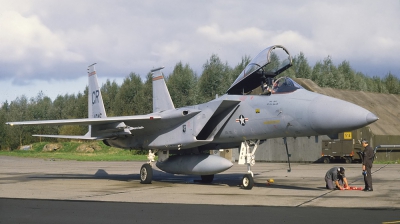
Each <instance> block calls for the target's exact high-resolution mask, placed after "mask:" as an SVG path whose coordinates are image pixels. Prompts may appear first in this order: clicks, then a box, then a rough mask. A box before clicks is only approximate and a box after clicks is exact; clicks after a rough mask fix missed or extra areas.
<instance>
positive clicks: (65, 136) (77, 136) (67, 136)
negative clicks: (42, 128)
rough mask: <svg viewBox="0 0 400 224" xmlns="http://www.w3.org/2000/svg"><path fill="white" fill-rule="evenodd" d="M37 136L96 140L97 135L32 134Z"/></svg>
mask: <svg viewBox="0 0 400 224" xmlns="http://www.w3.org/2000/svg"><path fill="white" fill-rule="evenodd" d="M32 136H35V137H45V138H68V139H83V140H96V139H98V138H96V137H90V136H86V135H32Z"/></svg>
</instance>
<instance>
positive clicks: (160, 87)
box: [151, 67, 175, 112]
mask: <svg viewBox="0 0 400 224" xmlns="http://www.w3.org/2000/svg"><path fill="white" fill-rule="evenodd" d="M163 68H164V67H160V68H156V69H153V70H151V72H152V74H153V112H159V111H163V110H170V109H175V106H174V103H173V102H172V99H171V96H170V95H169V91H168V88H167V85H166V84H165V80H164V76H163V74H162V72H161V70H162V69H163Z"/></svg>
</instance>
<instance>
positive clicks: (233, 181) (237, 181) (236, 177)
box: [28, 169, 326, 191]
mask: <svg viewBox="0 0 400 224" xmlns="http://www.w3.org/2000/svg"><path fill="white" fill-rule="evenodd" d="M242 177H243V173H231V174H216V175H215V176H214V180H213V182H211V183H205V182H202V180H201V177H200V176H198V175H174V174H169V173H165V172H163V171H159V170H153V181H155V182H161V183H163V182H164V183H185V184H188V183H190V184H199V185H213V186H229V187H238V188H241V182H242ZM28 178H29V179H82V180H91V179H93V180H115V181H123V182H127V181H132V180H137V181H139V180H140V175H139V174H138V173H137V174H126V175H124V174H109V173H108V172H107V171H105V170H104V169H98V170H97V172H96V173H94V174H92V175H91V174H45V175H34V176H29V177H28ZM254 187H260V188H271V189H273V188H279V189H287V190H317V191H321V190H326V189H325V188H324V187H319V188H310V187H302V186H294V185H283V184H275V183H272V184H269V185H268V184H267V182H264V183H262V182H260V181H259V180H257V175H255V183H254Z"/></svg>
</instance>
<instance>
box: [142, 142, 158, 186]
mask: <svg viewBox="0 0 400 224" xmlns="http://www.w3.org/2000/svg"><path fill="white" fill-rule="evenodd" d="M155 153H156V152H154V153H153V152H152V151H151V150H149V154H148V155H147V158H148V159H149V162H147V163H145V164H143V165H142V167H141V168H140V183H141V184H151V181H152V180H153V167H152V165H153V162H154V158H155Z"/></svg>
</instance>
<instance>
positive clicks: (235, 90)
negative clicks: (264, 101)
mask: <svg viewBox="0 0 400 224" xmlns="http://www.w3.org/2000/svg"><path fill="white" fill-rule="evenodd" d="M290 66H292V57H291V56H290V54H289V51H288V50H286V49H285V48H284V47H283V46H280V45H274V46H271V47H269V48H266V49H264V50H263V51H261V52H260V53H259V54H258V55H257V56H256V57H255V58H253V60H251V61H250V63H249V64H248V65H247V66H246V68H245V69H244V70H243V71H242V73H240V75H239V77H238V78H237V79H236V80H235V82H233V84H232V86H231V87H230V88H229V89H228V91H227V93H228V94H243V93H246V92H249V91H251V90H253V89H255V88H257V87H258V86H260V85H261V84H262V83H263V82H265V81H266V79H267V78H273V77H275V76H277V75H279V74H280V73H282V72H283V71H285V70H286V69H288V68H289V67H290Z"/></svg>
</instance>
